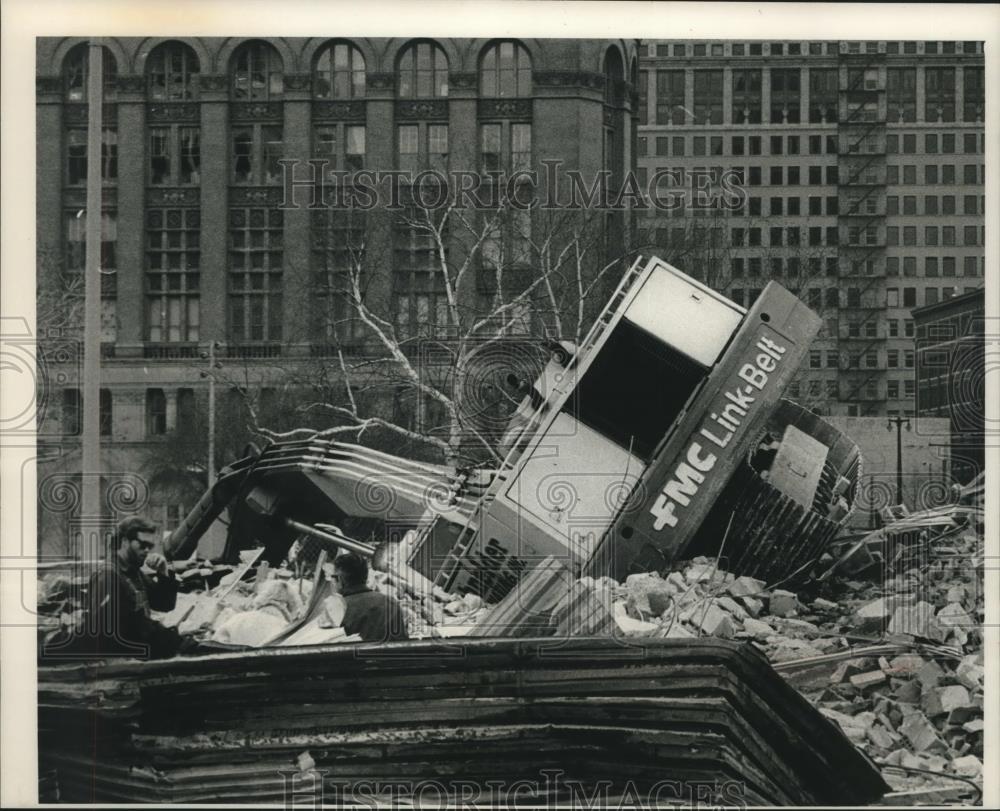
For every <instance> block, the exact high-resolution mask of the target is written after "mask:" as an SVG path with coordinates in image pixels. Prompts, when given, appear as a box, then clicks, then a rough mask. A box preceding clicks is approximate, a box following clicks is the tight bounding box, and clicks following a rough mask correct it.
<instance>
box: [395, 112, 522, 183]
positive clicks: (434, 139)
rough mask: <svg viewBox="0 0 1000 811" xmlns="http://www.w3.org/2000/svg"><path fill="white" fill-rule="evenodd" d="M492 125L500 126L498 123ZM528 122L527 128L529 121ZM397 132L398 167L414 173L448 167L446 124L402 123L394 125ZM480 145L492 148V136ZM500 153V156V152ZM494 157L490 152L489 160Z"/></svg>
mask: <svg viewBox="0 0 1000 811" xmlns="http://www.w3.org/2000/svg"><path fill="white" fill-rule="evenodd" d="M493 126H496V127H501V125H499V124H498V125H493ZM527 126H528V127H529V130H530V125H527ZM501 131H502V127H501ZM491 132H492V130H491ZM397 136H398V154H397V163H398V168H399V169H400V170H401V171H404V172H410V173H411V174H416V173H418V172H422V171H426V170H431V169H433V170H436V171H438V172H446V171H447V170H448V125H447V124H402V125H400V126H399V127H397ZM485 137H486V136H485V134H484V138H485ZM483 145H484V147H487V146H488V147H489V148H491V149H492V148H493V143H492V140H491V141H490V143H488V144H487V143H484V144H483ZM500 154H501V158H502V152H501V153H500ZM508 155H509V153H508ZM494 157H495V156H494V155H493V154H492V153H491V154H490V156H489V160H493V159H494ZM483 158H484V161H485V160H486V159H487V153H486V152H484V153H483Z"/></svg>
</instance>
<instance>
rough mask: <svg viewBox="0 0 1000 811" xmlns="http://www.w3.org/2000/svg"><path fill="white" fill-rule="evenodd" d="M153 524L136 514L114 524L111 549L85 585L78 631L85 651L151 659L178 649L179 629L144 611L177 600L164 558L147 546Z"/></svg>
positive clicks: (167, 606)
mask: <svg viewBox="0 0 1000 811" xmlns="http://www.w3.org/2000/svg"><path fill="white" fill-rule="evenodd" d="M155 529H156V527H155V526H154V525H153V524H151V523H150V522H149V521H147V520H146V519H144V518H140V517H138V516H133V517H131V518H126V519H125V520H124V521H122V522H120V523H119V524H118V528H117V533H116V540H117V548H116V549H115V552H114V555H113V556H112V557H111V559H110V560H108V561H105V562H104V563H103V564H102V565H101V567H100V568H99V569H98V570H97V571H96V572H94V574H93V575H92V576H91V578H90V583H89V585H88V587H87V617H86V623H87V624H86V625H85V627H84V628H83V635H84V636H85V637H86V640H87V642H88V643H89V644H88V645H87V648H88V652H92V653H94V654H95V655H107V656H123V655H124V656H137V657H142V658H147V657H148V658H154V659H161V658H165V657H169V656H173V655H175V654H176V653H177V652H178V648H179V647H180V642H181V638H180V635H179V634H178V633H177V632H176V631H175V630H173V629H170V628H165V627H163V626H162V625H160V623H158V622H156V621H155V620H154V619H152V618H151V617H150V611H151V610H154V611H170V610H171V609H172V608H173V607H174V605H175V604H176V602H177V581H176V580H175V579H174V577H173V575H172V574H171V573H170V572H169V571H168V569H167V560H166V558H165V557H163V555H161V554H159V553H157V552H153V551H152V550H153V547H154V546H155V540H154V537H153V535H152V533H153V532H154V531H155ZM144 568H145V569H146V571H144Z"/></svg>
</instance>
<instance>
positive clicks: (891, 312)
mask: <svg viewBox="0 0 1000 811" xmlns="http://www.w3.org/2000/svg"><path fill="white" fill-rule="evenodd" d="M639 86H640V128H639V136H640V137H639V147H638V151H639V166H640V180H643V181H645V182H646V183H654V182H658V183H659V185H660V186H661V187H662V186H664V185H672V186H673V187H676V184H677V182H679V181H680V180H682V178H680V177H679V176H677V175H673V176H671V175H670V174H664V171H663V170H670V171H676V170H683V171H684V172H685V173H687V174H686V176H685V177H684V178H683V181H684V182H686V183H687V184H688V186H689V187H690V185H691V182H692V175H691V173H695V175H694V179H695V182H698V181H697V174H698V173H699V172H701V173H705V172H708V173H710V176H711V177H712V178H713V180H714V182H716V183H717V184H718V183H719V181H720V178H721V177H722V176H723V174H724V173H726V172H729V174H728V178H729V181H728V182H729V183H730V184H734V185H735V184H738V185H741V186H742V187H743V189H744V190H745V195H744V196H742V197H741V198H740V203H739V204H738V206H736V207H735V208H734V209H732V210H727V208H726V205H725V201H726V195H723V194H720V195H717V196H716V197H715V200H716V201H717V203H716V205H715V206H714V207H706V206H702V207H701V208H698V207H697V201H692V200H690V197H691V195H688V197H689V204H688V205H686V206H684V207H682V208H675V209H674V210H672V211H662V210H657V209H656V208H655V207H651V208H650V209H649V210H648V211H647V212H645V215H646V216H644V217H641V218H640V222H639V229H640V230H639V242H640V244H642V243H645V244H649V245H653V246H655V247H656V248H657V249H658V250H659V251H660V252H661V253H662V254H663V255H665V256H668V257H674V258H675V261H676V263H677V264H678V265H679V266H681V267H682V268H683V269H684V270H686V271H687V272H689V273H692V274H693V275H699V274H701V275H702V277H703V278H704V279H705V281H706V282H707V283H709V284H711V285H713V286H715V287H717V288H719V289H721V290H724V291H725V292H727V293H728V294H729V295H730V296H731V297H732V298H734V299H735V300H737V301H742V302H743V303H749V302H750V301H752V300H753V299H754V298H755V297H756V296H757V295H758V294H759V292H760V290H761V289H762V288H763V287H764V285H765V284H766V283H767V281H768V280H770V279H774V280H776V281H779V282H780V283H782V284H784V285H785V286H787V287H789V288H791V289H793V290H795V291H796V292H797V293H798V294H799V295H800V296H801V297H802V298H803V299H804V300H805V301H806V302H807V303H808V304H809V305H810V306H812V307H813V308H814V309H815V310H816V311H817V312H819V313H820V314H821V315H822V316H823V319H824V328H823V330H822V332H821V333H820V335H819V336H818V338H817V340H816V342H815V345H814V347H813V348H812V351H811V352H810V355H809V358H808V361H807V362H806V364H805V365H804V368H803V369H802V371H801V374H800V376H799V379H797V380H796V381H794V382H793V384H792V387H791V392H790V394H791V396H792V397H795V398H797V399H799V400H800V401H801V402H804V403H806V404H808V405H809V406H811V407H814V408H816V409H817V410H818V411H820V412H821V413H825V414H842V415H847V416H874V415H884V414H890V415H891V414H912V413H913V411H914V408H915V406H914V396H915V382H914V380H915V378H914V351H913V337H914V325H913V319H912V316H911V314H910V310H911V309H912V308H914V307H917V306H922V305H927V304H933V303H934V302H937V301H939V300H941V299H944V298H947V297H950V296H953V295H955V294H961V293H963V292H966V291H969V290H974V289H976V288H979V287H980V286H982V284H983V277H984V271H985V268H984V264H985V262H984V247H983V246H984V236H985V235H984V216H983V215H984V195H983V183H984V150H985V143H984V125H983V121H984V61H983V49H982V43H981V42H913V41H907V42H893V41H889V42H885V41H879V42H874V41H836V42H815V41H813V42H803V41H791V42H790V41H780V42H762V41H753V42H750V41H745V42H740V41H725V42H719V41H715V42H709V41H706V42H698V41H658V42H651V43H648V44H644V45H643V48H642V56H641V60H640V75H639ZM657 172H660V176H659V177H656V173H657Z"/></svg>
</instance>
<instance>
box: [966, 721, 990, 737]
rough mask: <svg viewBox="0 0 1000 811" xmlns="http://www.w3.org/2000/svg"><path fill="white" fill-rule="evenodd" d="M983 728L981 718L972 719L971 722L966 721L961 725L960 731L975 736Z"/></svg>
mask: <svg viewBox="0 0 1000 811" xmlns="http://www.w3.org/2000/svg"><path fill="white" fill-rule="evenodd" d="M984 728H985V724H984V723H983V719H982V718H973V719H972V720H971V721H966V722H965V723H964V724H962V730H963V731H964V732H967V733H969V734H970V735H975V734H977V733H980V732H982V731H983V729H984Z"/></svg>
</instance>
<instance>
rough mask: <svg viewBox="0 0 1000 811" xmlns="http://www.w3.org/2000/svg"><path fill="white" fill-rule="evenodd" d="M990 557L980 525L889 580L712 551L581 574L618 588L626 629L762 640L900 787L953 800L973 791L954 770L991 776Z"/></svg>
mask: <svg viewBox="0 0 1000 811" xmlns="http://www.w3.org/2000/svg"><path fill="white" fill-rule="evenodd" d="M981 561H982V538H981V536H976V535H972V534H968V535H965V536H962V537H959V538H953V539H950V540H949V542H948V545H947V547H946V548H938V549H936V550H933V554H932V555H931V556H930V558H929V559H927V560H924V561H923V562H922V563H921V564H920V565H919V567H918V566H914V567H913V568H910V569H908V570H906V571H902V572H898V573H892V574H891V575H890V576H888V577H886V578H885V579H884V580H883V581H882V582H881V583H876V582H863V581H857V580H847V579H838V578H836V577H834V578H831V579H829V580H827V581H825V582H822V583H816V582H814V583H812V584H810V586H809V589H810V591H808V592H806V591H800V592H798V593H796V592H792V591H789V590H786V589H783V588H781V587H780V584H776V585H775V586H774V587H769V586H768V585H767V584H765V583H764V582H763V581H760V580H755V579H754V578H750V577H736V576H734V575H732V574H731V573H728V572H725V571H723V570H721V569H720V568H718V566H717V564H716V561H714V560H711V559H708V558H704V557H701V558H695V559H694V560H692V561H690V562H687V563H684V564H679V565H678V567H677V568H675V570H674V571H672V572H669V573H667V574H664V575H660V574H657V573H645V574H633V575H630V576H629V577H628V578H627V579H626V580H625V582H624V583H616V582H614V581H612V580H610V579H608V578H602V579H601V580H600V581H593V580H589V579H584V581H578V582H582V583H583V585H584V586H586V587H588V588H590V589H593V590H595V592H597V593H603V594H604V595H606V596H607V601H608V605H609V606H610V609H611V613H612V615H613V617H614V620H615V622H616V624H617V626H618V629H619V632H621V633H623V634H625V635H626V636H630V637H648V638H664V637H668V638H681V639H684V638H692V637H698V636H714V637H720V638H724V639H735V640H748V641H750V642H752V643H753V644H754V645H756V646H757V647H759V648H760V649H761V650H762V651H763V652H764V654H765V655H766V656H767V658H768V659H769V661H770V662H771V663H772V665H774V667H775V669H777V670H778V671H779V672H781V673H782V674H783V675H784V676H785V677H786V678H787V679H788V680H789V681H790V682H791V683H792V684H793V685H794V686H795V687H797V688H798V689H799V691H800V692H801V693H802V694H803V695H805V696H806V698H808V699H809V700H810V701H812V703H813V704H814V705H816V706H818V707H819V708H820V710H821V712H823V714H824V715H826V716H827V717H828V718H830V719H832V720H833V721H835V722H836V723H837V724H838V725H839V726H840V727H841V729H842V730H843V731H844V733H845V734H846V735H847V736H848V737H849V738H850V739H851V740H852V741H853V742H854V743H855V744H856V745H857V746H859V747H860V748H861V749H863V750H864V751H865V752H866V753H867V754H868V755H869V756H871V757H872V758H873V759H875V760H876V761H877V762H879V763H880V764H884V765H889V766H895V767H900V768H899V769H898V770H889V771H887V773H886V777H887V779H888V780H889V782H890V783H891V784H892V785H893V788H894V789H895V790H896V791H897V792H904V793H905V794H906V796H907V797H909V798H910V799H913V800H914V801H917V800H918V799H920V798H922V797H924V794H926V795H927V797H928V798H929V799H928V800H927V801H943V800H944V799H947V798H948V797H949V796H951V795H950V794H948V793H947V792H945V793H944V794H942V793H941V791H939V790H938V789H939V787H941V786H942V785H946V786H947V788H948V789H949V790H951V791H952V794H954V793H955V791H960V790H963V788H964V790H966V791H968V790H970V787H969V786H967V785H966V786H964V787H963V785H962V784H961V783H957V782H951V783H949V781H947V780H945V776H950V775H954V776H958V777H965V778H969V779H972V780H979V779H980V778H981V773H982V768H983V763H982V759H983V678H984V670H983V653H982V634H981V630H980V629H981V627H982V624H983V619H984V603H985V598H984V594H983V590H982V563H981ZM895 771H898V772H899V774H898V775H897V774H895V773H894V772H895ZM926 772H930V773H931V774H926ZM900 796H903V795H902V794H901V795H900Z"/></svg>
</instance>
